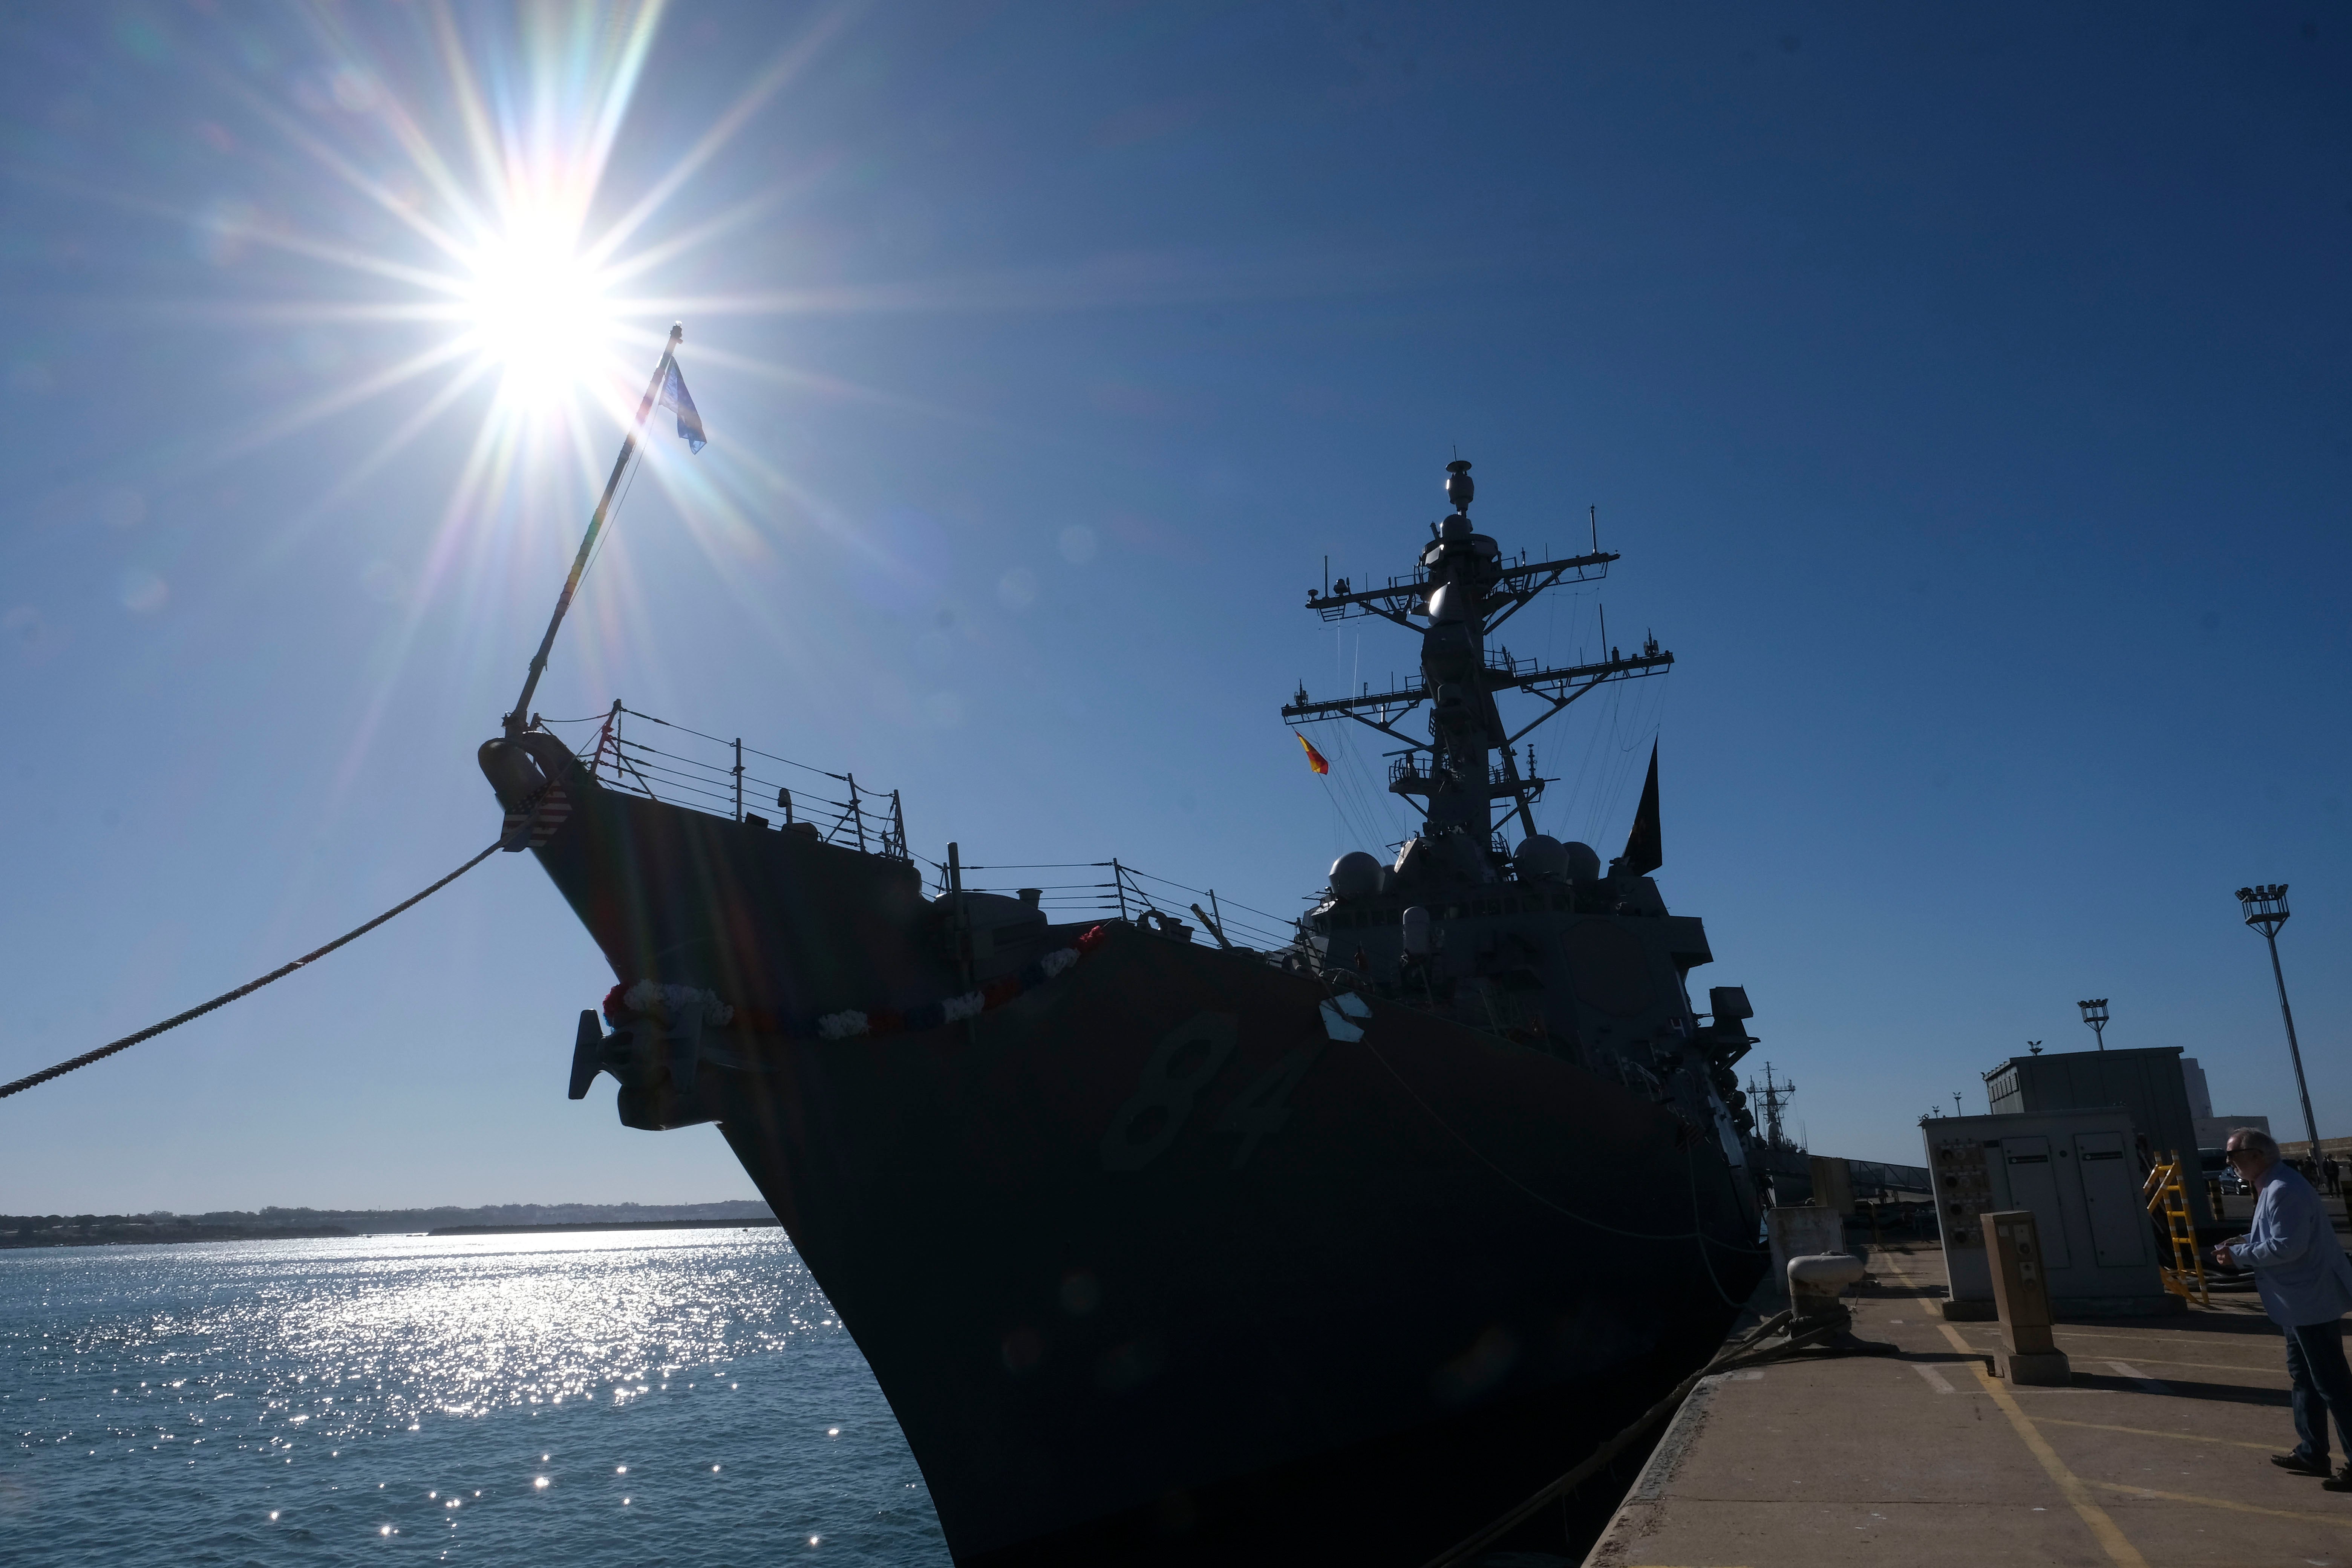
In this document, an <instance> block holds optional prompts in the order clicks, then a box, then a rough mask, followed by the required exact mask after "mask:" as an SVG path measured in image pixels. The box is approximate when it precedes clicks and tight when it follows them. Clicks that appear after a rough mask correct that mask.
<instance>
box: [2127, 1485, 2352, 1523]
mask: <svg viewBox="0 0 2352 1568" xmlns="http://www.w3.org/2000/svg"><path fill="white" fill-rule="evenodd" d="M2091 1485H2093V1486H2095V1487H2098V1488H2101V1489H2104V1490H2106V1491H2111V1492H2127V1493H2129V1494H2130V1495H2132V1496H2133V1497H2137V1498H2142V1499H2145V1500H2149V1501H2152V1502H2192V1503H2195V1504H2197V1505H2198V1506H2199V1507H2200V1508H2225V1509H2228V1510H2230V1511H2231V1513H2259V1514H2264V1515H2267V1516H2268V1517H2270V1518H2272V1519H2298V1520H2302V1521H2305V1522H2306V1523H2310V1524H2332V1525H2334V1526H2336V1528H2337V1529H2338V1530H2341V1529H2344V1528H2345V1527H2346V1526H2347V1525H2352V1510H2347V1511H2345V1512H2343V1513H2304V1512H2301V1511H2298V1510H2293V1509H2284V1508H2257V1507H2255V1506H2254V1505H2253V1504H2252V1503H2250V1502H2234V1501H2232V1500H2230V1499H2228V1498H2221V1497H2198V1496H2196V1495H2195V1494H2193V1493H2190V1492H2160V1491H2158V1490H2157V1489H2155V1488H2154V1487H2132V1486H2126V1485H2124V1484H2123V1483H2122V1482H2121V1481H2093V1482H2092V1483H2091Z"/></svg>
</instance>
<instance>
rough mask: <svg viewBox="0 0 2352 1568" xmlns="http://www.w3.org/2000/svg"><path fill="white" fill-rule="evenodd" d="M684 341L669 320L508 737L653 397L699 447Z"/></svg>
mask: <svg viewBox="0 0 2352 1568" xmlns="http://www.w3.org/2000/svg"><path fill="white" fill-rule="evenodd" d="M685 341H686V323H685V322H683V321H673V322H672V323H670V329H669V341H668V342H666V343H664V344H663V345H662V353H661V360H660V362H659V363H656V365H655V366H654V376H653V379H652V380H651V381H649V382H647V383H646V395H645V396H643V397H642V398H640V399H638V400H637V416H636V417H635V419H633V420H631V421H630V422H629V433H628V435H626V436H625V437H622V440H621V455H620V456H619V457H617V458H614V459H613V472H612V475H611V477H610V478H608V479H605V481H604V494H603V495H601V496H599V497H597V498H596V510H595V514H594V515H593V516H592V517H590V518H589V520H588V531H587V533H586V534H585V535H583V537H582V538H581V541H580V552H579V553H578V554H577V555H574V556H573V557H572V574H571V575H570V576H569V577H566V578H565V579H564V580H563V592H562V593H561V594H559V595H556V599H555V614H553V615H551V616H549V617H548V618H547V635H546V636H545V637H541V638H540V639H539V651H538V652H537V653H535V654H532V655H531V656H530V674H529V675H526V676H525V677H523V682H522V695H521V696H520V697H518V698H516V699H515V705H514V711H513V712H511V713H509V714H508V715H507V716H506V731H507V739H509V740H512V739H514V738H515V737H516V736H517V735H520V734H521V733H522V732H523V731H525V730H528V729H530V698H531V693H533V692H534V691H537V690H538V689H539V678H540V676H541V675H542V674H544V673H545V672H546V669H547V655H548V651H549V650H550V649H551V648H552V647H555V629H556V628H557V627H558V626H562V624H563V613H564V612H565V611H566V610H569V609H570V608H571V607H572V595H574V594H576V593H578V592H579V591H580V579H581V578H582V577H583V576H585V575H586V574H587V572H588V557H589V556H590V555H592V554H593V553H594V552H595V549H596V536H597V535H598V534H600V533H602V532H603V531H604V517H605V514H606V513H607V512H608V511H610V510H612V505H613V492H614V491H615V490H617V489H620V488H621V476H622V475H623V474H625V473H626V472H627V471H628V468H629V459H630V458H633V457H635V456H636V451H637V437H639V436H640V435H642V434H643V433H644V431H645V427H646V416H647V415H649V414H651V413H652V412H653V411H654V405H655V404H656V402H658V403H660V404H661V405H662V406H664V407H665V408H667V409H669V410H671V411H672V412H673V413H675V414H676V415H677V433H678V435H679V436H680V437H682V438H684V440H685V441H686V443H687V446H688V448H689V449H690V450H693V451H697V452H699V451H701V450H702V448H703V445H704V439H705V438H704V437H703V434H702V416H701V415H700V414H699V413H698V412H696V410H695V406H694V399H693V398H692V397H690V396H688V395H687V390H686V378H685V377H684V376H682V375H680V374H678V371H677V345H678V344H680V343H681V342H685Z"/></svg>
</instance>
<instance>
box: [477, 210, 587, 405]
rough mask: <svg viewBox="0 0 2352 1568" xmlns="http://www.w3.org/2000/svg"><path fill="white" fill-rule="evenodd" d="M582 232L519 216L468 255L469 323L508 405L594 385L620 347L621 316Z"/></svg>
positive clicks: (550, 219)
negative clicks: (585, 250)
mask: <svg viewBox="0 0 2352 1568" xmlns="http://www.w3.org/2000/svg"><path fill="white" fill-rule="evenodd" d="M579 232H580V231H579V227H578V226H577V225H575V224H571V223H566V222H564V221H562V219H561V218H559V217H555V216H548V215H540V214H528V213H525V214H517V215H514V216H510V217H509V220H508V222H507V224H506V226H505V227H504V228H503V229H502V230H501V231H500V232H499V233H497V234H495V235H493V236H491V237H488V239H486V240H485V241H484V242H483V243H482V244H481V245H480V246H479V247H477V248H476V249H475V250H474V251H473V252H472V253H471V254H470V255H469V256H467V258H466V259H467V281H466V286H465V289H464V300H465V308H466V314H467V321H468V325H469V327H470V329H471V332H472V335H473V338H474V340H475V342H476V346H477V348H478V351H479V353H480V354H481V355H482V357H483V359H484V360H486V361H487V362H488V364H489V365H490V366H491V367H492V368H494V369H495V370H496V371H497V372H498V373H499V376H500V395H501V396H503V397H504V398H505V399H506V400H507V401H509V403H512V404H516V405H521V406H524V407H532V406H539V405H546V404H549V403H551V402H552V401H555V400H557V399H559V398H561V397H562V396H563V395H566V394H567V393H569V392H571V391H573V390H576V389H578V388H581V387H583V386H584V385H587V384H591V383H593V381H594V380H595V379H596V377H597V374H598V373H599V372H600V371H602V370H603V369H604V366H606V365H607V364H609V363H611V358H612V354H613V353H614V349H615V348H616V347H617V342H616V339H617V335H618V328H619V322H618V321H617V319H616V315H615V312H614V310H613V308H612V306H611V304H610V303H609V302H608V301H607V300H606V299H605V297H604V280H603V279H601V278H600V277H599V276H598V273H597V270H596V268H594V267H593V265H592V264H591V263H590V262H589V261H588V260H586V259H585V258H583V255H582V254H581V252H580V249H579V245H578V241H579Z"/></svg>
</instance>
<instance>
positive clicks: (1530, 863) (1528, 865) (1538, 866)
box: [1511, 833, 1568, 882]
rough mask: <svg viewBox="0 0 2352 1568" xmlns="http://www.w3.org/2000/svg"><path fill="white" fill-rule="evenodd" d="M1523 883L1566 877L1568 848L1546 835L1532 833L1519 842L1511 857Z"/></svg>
mask: <svg viewBox="0 0 2352 1568" xmlns="http://www.w3.org/2000/svg"><path fill="white" fill-rule="evenodd" d="M1511 864H1512V865H1513V866H1515V867H1517V868H1518V873H1519V879H1520V880H1521V881H1523V882H1539V881H1549V880H1552V879H1555V878H1559V877H1565V876H1566V875H1568V846H1567V845H1565V844H1562V843H1561V842H1560V841H1559V839H1557V838H1554V837H1550V836H1549V835H1547V834H1542V833H1533V834H1529V835H1528V837H1526V838H1524V839H1522V840H1520V841H1519V848H1518V853H1517V854H1516V855H1514V856H1512V857H1511Z"/></svg>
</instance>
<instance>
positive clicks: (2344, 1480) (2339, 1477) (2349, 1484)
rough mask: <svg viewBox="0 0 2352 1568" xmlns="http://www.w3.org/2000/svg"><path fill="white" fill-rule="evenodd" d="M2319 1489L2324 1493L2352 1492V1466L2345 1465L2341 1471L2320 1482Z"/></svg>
mask: <svg viewBox="0 0 2352 1568" xmlns="http://www.w3.org/2000/svg"><path fill="white" fill-rule="evenodd" d="M2319 1489H2320V1490H2321V1491H2325V1492H2352V1464H2347V1465H2346V1466H2345V1467H2344V1468H2342V1469H2340V1470H2338V1471H2336V1473H2335V1474H2334V1475H2332V1476H2330V1477H2328V1478H2327V1479H2326V1480H2324V1481H2322V1482H2320V1483H2319Z"/></svg>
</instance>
